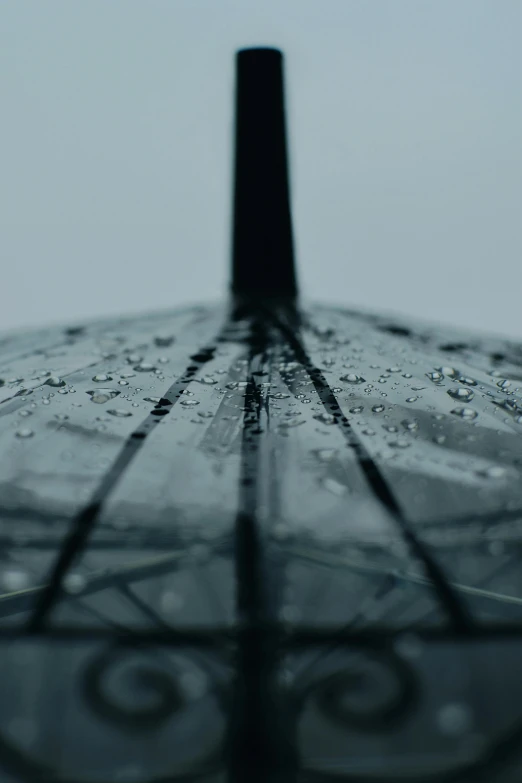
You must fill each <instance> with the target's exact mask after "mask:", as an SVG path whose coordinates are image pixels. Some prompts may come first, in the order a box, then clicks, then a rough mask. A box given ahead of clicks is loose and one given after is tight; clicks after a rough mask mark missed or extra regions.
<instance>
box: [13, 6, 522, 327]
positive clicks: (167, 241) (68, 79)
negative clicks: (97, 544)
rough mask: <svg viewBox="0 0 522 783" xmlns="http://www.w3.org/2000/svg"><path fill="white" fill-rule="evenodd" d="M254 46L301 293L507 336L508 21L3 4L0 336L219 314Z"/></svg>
mask: <svg viewBox="0 0 522 783" xmlns="http://www.w3.org/2000/svg"><path fill="white" fill-rule="evenodd" d="M256 45H272V46H277V47H280V48H282V49H283V50H284V53H285V55H286V84H287V112H288V125H289V134H290V143H291V146H290V163H291V186H292V203H293V214H294V230H295V238H296V250H297V261H298V268H299V275H300V281H301V287H302V292H303V296H304V297H306V298H307V299H311V300H326V301H330V302H332V303H336V304H346V305H347V306H350V307H360V308H362V309H372V310H384V311H387V312H397V313H405V314H408V315H413V316H418V317H423V318H426V319H428V320H431V321H437V322H440V323H444V324H455V325H459V326H465V327H471V328H474V329H478V330H486V331H490V332H493V333H497V334H505V335H508V336H511V337H515V338H522V306H521V293H522V2H520V0H459V2H456V0H424V1H423V2H419V0H394V1H393V2H391V1H390V0H388V2H384V0H381V2H378V0H373V1H372V2H365V3H363V2H361V1H360V0H358V1H357V0H321V1H320V0H313V1H312V0H263V1H262V2H260V1H259V0H180V1H176V0H148V2H144V0H111V1H110V2H107V0H89V2H85V0H46V2H45V3H43V2H41V0H11V2H4V3H2V4H1V6H0V63H1V66H0V105H1V106H2V122H1V139H2V143H1V145H0V150H1V151H0V155H1V181H2V187H1V188H0V258H1V268H2V286H1V288H0V329H1V330H6V329H11V328H20V327H26V326H33V325H40V324H51V323H60V322H74V323H78V322H80V321H81V320H82V319H88V318H93V317H97V316H101V315H112V314H114V315H116V314H122V313H133V312H135V313H140V312H145V311H150V310H154V309H156V308H158V309H162V308H167V307H170V306H176V305H179V304H191V303H193V302H198V301H200V300H202V301H210V300H216V299H218V298H219V297H221V296H222V295H223V294H224V293H225V291H226V288H227V285H228V263H229V247H230V207H231V188H232V128H233V115H232V109H233V84H234V53H235V50H236V49H237V48H241V47H245V46H256Z"/></svg>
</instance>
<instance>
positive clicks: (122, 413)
mask: <svg viewBox="0 0 522 783" xmlns="http://www.w3.org/2000/svg"><path fill="white" fill-rule="evenodd" d="M107 413H110V414H111V416H117V417H118V418H120V419H126V418H128V417H129V416H132V413H131V412H130V411H126V410H124V409H123V408H111V409H110V410H109V411H107Z"/></svg>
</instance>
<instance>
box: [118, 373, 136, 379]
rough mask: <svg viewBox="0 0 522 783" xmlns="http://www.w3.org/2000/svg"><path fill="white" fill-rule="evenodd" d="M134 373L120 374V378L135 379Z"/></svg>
mask: <svg viewBox="0 0 522 783" xmlns="http://www.w3.org/2000/svg"><path fill="white" fill-rule="evenodd" d="M135 377H136V373H135V372H121V373H120V378H135Z"/></svg>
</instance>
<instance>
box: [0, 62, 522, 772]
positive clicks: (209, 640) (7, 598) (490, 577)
mask: <svg viewBox="0 0 522 783" xmlns="http://www.w3.org/2000/svg"><path fill="white" fill-rule="evenodd" d="M236 62H237V71H236V73H237V77H236V142H235V143H236V159H235V188H234V210H233V212H234V218H233V243H232V244H233V254H232V256H233V257H232V276H231V277H232V280H231V291H230V294H229V298H228V300H227V301H225V302H224V303H223V305H217V306H214V305H209V306H207V305H202V306H200V307H192V308H185V309H177V310H169V311H164V312H157V313H152V314H150V315H146V316H140V317H125V318H113V319H107V320H104V321H96V322H92V323H85V324H81V325H77V324H73V325H70V326H69V327H68V328H60V327H53V328H50V329H43V330H38V331H37V332H24V333H18V334H14V335H12V336H6V337H4V338H3V339H2V341H1V353H0V362H1V365H0V377H1V378H2V381H1V388H0V455H1V459H0V484H1V494H0V510H1V516H0V536H1V541H2V549H1V556H2V560H1V563H0V589H1V594H0V662H1V672H2V675H1V676H0V781H1V782H2V783H4V781H5V783H8V782H9V783H11V781H30V783H38V782H39V781H46V782H47V781H56V782H58V781H60V782H62V783H65V781H67V783H91V781H92V783H98V782H99V781H104V782H105V781H107V782H108V781H133V783H146V782H147V783H149V782H151V781H154V782H155V783H159V782H160V781H161V782H162V783H167V781H169V782H170V781H178V780H183V781H192V780H194V781H195V780H201V781H209V782H210V781H212V783H217V782H218V781H220V782H221V781H223V782H224V781H231V783H242V781H247V780H248V781H252V782H253V783H261V782H263V783H264V782H265V781H268V782H269V783H280V782H282V781H284V783H292V782H293V781H295V782H296V783H297V782H298V781H306V782H307V783H322V782H323V781H350V783H354V782H357V783H363V782H364V783H376V782H377V781H379V783H381V781H382V782H383V783H391V781H394V783H399V781H400V782H401V783H403V781H415V783H417V781H420V782H422V781H426V782H427V781H430V782H431V781H433V782H435V781H437V783H438V782H439V781H440V783H442V782H443V781H444V782H445V783H446V782H449V781H454V782H455V783H457V782H460V781H462V783H476V781H488V782H489V781H493V780H494V781H495V782H496V783H503V782H504V781H505V782H508V783H512V781H513V782H514V781H518V782H519V781H520V780H521V779H522V635H521V634H522V569H521V567H520V566H521V555H520V552H521V549H520V544H521V534H522V483H521V481H520V474H521V468H522V438H521V437H520V434H521V433H522V399H521V397H520V394H519V393H520V386H522V346H521V345H519V344H515V343H513V342H508V341H504V340H499V339H495V338H491V339H488V338H484V337H482V336H481V337H477V336H476V335H474V334H472V333H468V332H462V331H458V332H457V331H455V330H451V329H443V328H436V329H433V328H432V327H429V326H426V325H424V324H421V323H417V322H414V321H412V320H410V319H408V318H404V319H396V320H394V321H393V322H391V321H390V319H389V317H386V316H383V315H380V314H378V313H377V314H372V313H362V312H354V311H351V310H343V309H340V308H333V307H327V306H320V305H307V304H306V303H303V302H302V301H301V300H300V298H299V296H298V288H297V281H296V271H295V263H294V252H293V241H292V227H291V218H290V208H289V188H288V176H287V169H288V166H287V160H286V140H285V122H284V102H283V76H282V56H281V53H280V52H278V51H277V50H274V49H248V50H242V51H240V52H239V53H238V54H237V61H236Z"/></svg>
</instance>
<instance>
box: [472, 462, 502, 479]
mask: <svg viewBox="0 0 522 783" xmlns="http://www.w3.org/2000/svg"><path fill="white" fill-rule="evenodd" d="M477 475H479V476H483V477H484V478H490V479H501V478H504V477H505V476H506V469H505V468H503V467H502V465H490V466H489V467H488V468H484V469H482V470H478V471H477Z"/></svg>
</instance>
